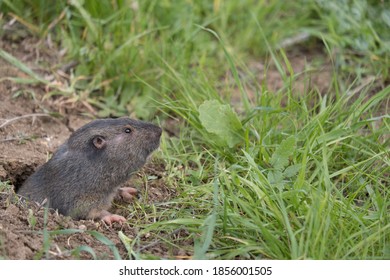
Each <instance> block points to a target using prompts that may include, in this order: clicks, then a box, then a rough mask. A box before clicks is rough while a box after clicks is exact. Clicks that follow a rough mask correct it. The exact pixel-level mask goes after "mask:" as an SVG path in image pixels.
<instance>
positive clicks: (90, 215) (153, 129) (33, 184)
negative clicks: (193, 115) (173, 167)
mask: <svg viewBox="0 0 390 280" xmlns="http://www.w3.org/2000/svg"><path fill="white" fill-rule="evenodd" d="M161 132H162V130H161V128H160V127H158V126H156V125H154V124H151V123H147V122H143V121H139V120H134V119H130V118H118V119H98V120H94V121H92V122H90V123H88V124H86V125H84V126H83V127H81V128H79V129H78V130H76V131H75V132H74V133H73V134H72V135H71V136H70V137H69V139H68V140H67V141H66V142H65V143H64V144H62V145H61V146H60V147H59V148H58V149H57V151H56V152H55V153H54V154H53V156H52V158H51V159H50V160H49V161H47V162H46V163H45V164H44V165H42V166H41V167H39V168H38V169H37V171H36V172H35V173H33V174H32V175H31V176H30V177H29V178H28V179H27V180H26V181H25V182H24V184H23V185H22V186H21V187H20V189H19V190H18V194H19V195H21V196H22V197H24V198H27V199H30V200H33V201H36V202H38V203H44V204H45V205H46V206H48V207H50V208H53V209H57V210H58V212H59V213H61V214H63V215H67V216H71V217H72V218H74V219H101V220H103V221H105V222H106V223H108V224H111V223H112V222H119V223H122V222H124V221H126V219H125V218H124V217H122V216H120V215H115V214H112V213H110V212H108V211H107V210H108V208H109V207H110V205H111V202H112V200H113V198H114V197H115V195H116V193H117V192H118V191H120V194H121V196H122V197H123V198H125V199H127V200H128V199H130V198H131V197H132V196H133V195H134V194H135V193H136V192H137V191H136V189H134V188H121V189H120V186H121V184H123V183H124V182H126V181H127V180H128V179H129V178H130V177H131V175H132V174H134V173H135V172H136V171H137V170H138V169H140V168H141V167H142V166H143V165H144V164H145V162H146V160H147V158H148V157H149V155H150V154H151V153H152V152H153V151H154V150H156V149H157V148H158V146H159V144H160V137H161Z"/></svg>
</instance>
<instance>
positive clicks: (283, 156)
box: [271, 136, 296, 170]
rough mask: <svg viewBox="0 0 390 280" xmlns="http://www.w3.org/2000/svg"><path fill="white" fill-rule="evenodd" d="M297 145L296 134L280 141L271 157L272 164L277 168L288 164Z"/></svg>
mask: <svg viewBox="0 0 390 280" xmlns="http://www.w3.org/2000/svg"><path fill="white" fill-rule="evenodd" d="M295 145H296V140H295V137H294V136H290V137H288V138H287V139H285V140H283V141H282V143H280V145H279V147H277V148H276V150H275V152H274V154H273V155H272V157H271V164H272V166H273V167H274V168H275V169H277V170H281V169H283V168H285V167H286V166H287V165H288V159H289V157H290V156H291V155H292V154H293V153H294V150H295Z"/></svg>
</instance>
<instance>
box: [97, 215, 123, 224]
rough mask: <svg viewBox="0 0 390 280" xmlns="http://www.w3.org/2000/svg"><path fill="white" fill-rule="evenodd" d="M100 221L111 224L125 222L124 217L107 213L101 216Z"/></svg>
mask: <svg viewBox="0 0 390 280" xmlns="http://www.w3.org/2000/svg"><path fill="white" fill-rule="evenodd" d="M102 221H103V222H105V223H106V224H108V225H109V226H111V224H112V223H119V224H122V223H124V222H126V218H125V217H123V216H120V215H116V214H108V215H106V216H104V217H103V218H102Z"/></svg>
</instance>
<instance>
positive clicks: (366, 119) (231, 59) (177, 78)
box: [0, 0, 390, 259]
mask: <svg viewBox="0 0 390 280" xmlns="http://www.w3.org/2000/svg"><path fill="white" fill-rule="evenodd" d="M385 2H386V1H369V0H351V1H347V0H345V1H322V0H317V1H315V0H299V1H280V0H271V1H250V0H245V1H219V0H214V1H206V0H204V1H194V0H193V1H192V0H189V1H171V0H164V1H157V0H151V1H136V0H133V1H126V0H117V1H108V0H103V1H82V0H70V1H56V2H55V4H54V2H52V1H47V0H40V1H38V0H37V1H32V0H21V1H9V0H3V1H0V9H1V11H3V13H4V16H7V17H11V18H14V19H16V20H17V21H18V22H19V23H21V24H22V25H24V26H25V27H26V28H27V29H28V30H29V32H31V33H32V34H33V35H35V36H40V37H41V38H43V39H44V38H47V36H49V35H50V36H51V39H52V40H53V41H54V42H56V44H58V48H59V49H66V60H68V61H72V60H74V61H77V63H78V65H77V67H76V69H75V71H74V73H73V74H72V76H71V80H70V81H69V84H68V86H67V87H66V88H59V87H56V86H53V85H51V92H50V94H51V95H64V96H68V97H69V98H74V100H77V101H79V102H88V103H90V104H92V105H94V106H96V107H97V108H99V109H100V111H99V114H100V115H101V116H108V115H114V116H120V115H124V114H129V113H131V114H133V115H135V116H137V117H138V118H142V119H149V120H150V119H154V120H156V119H157V120H158V121H160V122H161V123H162V124H163V125H165V121H166V120H167V119H169V118H173V119H176V120H178V122H179V123H180V126H179V128H180V132H179V133H178V134H177V135H176V136H174V137H164V139H163V142H162V150H161V152H160V154H159V155H158V156H159V157H160V158H161V159H162V160H163V161H164V164H165V165H166V169H167V174H168V177H167V178H166V181H167V184H168V185H170V186H174V187H175V188H177V197H175V198H174V199H173V200H171V201H167V202H164V203H159V204H155V205H147V204H142V201H141V202H139V203H136V204H134V205H133V206H130V207H133V208H132V209H130V208H129V211H133V212H135V214H134V219H133V220H132V223H134V227H138V228H139V229H140V231H139V235H138V236H137V238H135V239H132V240H131V239H129V238H127V237H126V236H124V235H123V234H122V233H119V234H120V237H121V240H122V241H123V242H124V243H125V245H126V248H127V249H128V251H129V255H131V257H134V258H143V259H145V258H154V257H155V256H151V255H146V254H143V253H139V252H137V251H136V250H135V249H133V248H135V247H134V246H135V245H136V244H138V243H139V242H140V238H141V237H142V236H143V235H145V234H151V235H155V236H156V238H161V239H162V240H161V242H163V243H166V244H167V245H168V246H170V247H182V248H184V249H185V250H189V251H190V252H193V254H194V258H198V259H234V258H240V259H256V258H270V259H389V258H390V215H389V213H390V184H389V174H390V167H389V163H390V161H389V144H390V143H389V142H390V140H389V135H390V133H389V131H390V130H389V127H390V122H389V114H388V106H389V97H390V86H389V81H390V73H389V69H390V8H389V7H388V6H387V5H385ZM4 16H3V18H2V20H3V21H4V20H5V17H4ZM313 49H320V54H318V57H317V58H316V60H315V61H314V63H308V64H307V65H306V67H305V69H304V70H303V71H301V72H295V71H294V65H292V64H291V60H290V58H289V53H291V52H294V51H295V52H299V53H300V56H302V57H305V55H306V53H310V52H311V50H313ZM6 56H7V55H6V54H5V53H2V57H3V58H6ZM7 60H8V61H11V62H12V58H9V57H8V59H7ZM253 62H258V63H259V62H262V65H263V66H264V71H263V72H262V73H256V72H255V71H254V69H253V66H251V65H253ZM14 63H16V62H15V61H14ZM251 63H252V64H251ZM326 64H329V65H330V66H331V70H330V73H331V74H330V76H331V77H330V81H329V84H328V85H327V89H326V90H322V91H321V90H319V89H318V88H317V87H316V86H315V85H314V86H310V80H311V78H312V75H314V74H313V73H315V72H317V73H318V71H322V70H323V69H324V66H325V65H326ZM20 67H22V66H20ZM272 69H274V70H272ZM275 69H276V70H275ZM257 71H259V70H257ZM270 71H274V72H275V71H277V73H278V79H279V80H280V81H281V86H280V87H278V88H276V89H275V88H273V87H270V86H269V85H268V84H267V79H268V78H269V76H268V73H269V72H270ZM25 72H29V70H28V69H26V71H25ZM30 74H31V75H30V76H31V77H32V79H34V80H38V81H39V82H42V81H40V80H39V79H40V78H39V77H37V76H36V75H34V73H30ZM320 78H321V75H320ZM302 81H304V85H305V86H304V87H303V89H302V90H298V88H299V87H298V86H299V85H301V84H302V83H303V82H302ZM43 82H44V81H43ZM177 229H182V230H183V231H185V232H187V233H188V234H186V235H183V236H182V237H181V239H179V240H177V239H174V238H173V236H172V235H169V234H167V233H172V232H174V231H175V230H177ZM167 236H168V237H167Z"/></svg>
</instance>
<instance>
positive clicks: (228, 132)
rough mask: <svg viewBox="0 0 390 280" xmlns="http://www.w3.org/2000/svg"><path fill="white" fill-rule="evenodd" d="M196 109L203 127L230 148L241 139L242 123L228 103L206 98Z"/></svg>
mask: <svg viewBox="0 0 390 280" xmlns="http://www.w3.org/2000/svg"><path fill="white" fill-rule="evenodd" d="M198 111H199V118H200V121H201V123H202V125H203V127H204V128H205V129H206V130H207V131H208V132H209V133H212V134H215V135H216V136H217V137H218V139H219V140H220V141H222V142H225V143H226V144H227V145H228V146H229V147H230V148H232V147H234V146H235V145H236V144H238V143H239V142H240V141H241V135H242V124H241V122H240V120H239V119H238V116H237V114H236V113H235V112H234V111H233V109H232V108H231V107H230V105H222V104H221V103H219V102H218V101H217V100H208V101H205V102H204V103H203V104H202V105H200V106H199V110H198Z"/></svg>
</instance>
